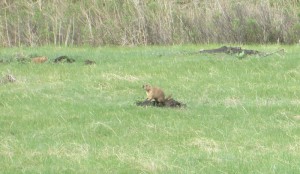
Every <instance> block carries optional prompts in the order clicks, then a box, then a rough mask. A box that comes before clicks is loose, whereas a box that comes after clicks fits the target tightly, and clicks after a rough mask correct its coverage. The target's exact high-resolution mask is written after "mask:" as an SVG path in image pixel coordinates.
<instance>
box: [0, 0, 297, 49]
mask: <svg viewBox="0 0 300 174" xmlns="http://www.w3.org/2000/svg"><path fill="white" fill-rule="evenodd" d="M299 8H300V3H299V0H289V1H286V0H266V1H261V0H252V1H244V0H217V1H211V0H176V1H175V0H168V1H166V0H145V1H136V0H127V1H111V0H96V1H95V0H85V1H77V0H69V1H64V0H53V1H42V0H30V1H26V0H19V1H8V0H4V1H1V2H0V16H1V18H0V41H1V42H0V46H22V45H30V46H35V45H44V44H51V45H84V44H91V45H106V44H116V45H146V44H178V43H276V42H280V43H289V44H291V43H298V41H299V39H300V13H299Z"/></svg>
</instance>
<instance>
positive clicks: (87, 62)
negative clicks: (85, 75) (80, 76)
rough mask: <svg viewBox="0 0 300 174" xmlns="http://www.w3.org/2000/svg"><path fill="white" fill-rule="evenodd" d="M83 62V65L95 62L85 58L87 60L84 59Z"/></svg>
mask: <svg viewBox="0 0 300 174" xmlns="http://www.w3.org/2000/svg"><path fill="white" fill-rule="evenodd" d="M84 64H85V65H94V64H96V62H95V61H93V60H89V59H87V60H85V61H84Z"/></svg>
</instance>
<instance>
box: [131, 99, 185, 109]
mask: <svg viewBox="0 0 300 174" xmlns="http://www.w3.org/2000/svg"><path fill="white" fill-rule="evenodd" d="M136 105H137V106H153V107H170V108H182V107H186V104H182V103H180V102H179V101H176V100H174V99H173V98H168V99H167V100H165V102H164V103H163V104H160V103H158V102H156V101H149V100H147V99H146V100H144V101H137V102H136Z"/></svg>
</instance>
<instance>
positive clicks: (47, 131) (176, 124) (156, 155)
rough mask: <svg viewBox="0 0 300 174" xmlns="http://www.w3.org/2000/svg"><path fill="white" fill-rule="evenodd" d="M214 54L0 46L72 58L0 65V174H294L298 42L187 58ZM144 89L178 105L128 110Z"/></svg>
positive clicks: (298, 134) (4, 55)
mask: <svg viewBox="0 0 300 174" xmlns="http://www.w3.org/2000/svg"><path fill="white" fill-rule="evenodd" d="M214 47H217V46H216V45H209V46H201V45H186V46H149V47H102V48H90V47H80V48H56V47H40V48H2V49H0V52H1V54H0V58H1V59H4V60H13V58H14V56H15V55H17V54H23V55H45V56H48V57H49V58H50V59H52V60H53V59H54V58H55V57H57V56H60V55H68V56H70V57H73V58H74V59H76V62H75V63H73V64H67V63H65V64H54V63H51V62H47V63H45V64H31V63H18V62H17V61H14V60H13V61H11V63H2V64H0V70H1V73H2V75H4V74H6V73H11V74H13V75H14V76H15V77H16V79H17V82H16V83H13V84H2V85H1V86H0V110H1V112H0V169H1V170H0V173H299V172H300V126H299V124H300V120H297V117H295V116H298V115H300V109H299V105H300V99H299V97H300V88H299V79H300V59H299V55H300V52H299V46H283V47H284V48H285V50H286V54H285V55H284V56H279V55H277V54H274V55H271V56H269V57H265V58H258V57H256V56H252V57H246V58H244V59H238V58H237V57H235V56H228V55H223V54H220V55H203V54H202V55H200V54H188V53H190V52H195V51H198V50H200V49H201V48H214ZM244 47H246V48H250V49H257V50H260V51H267V52H272V51H274V50H277V49H278V48H279V47H280V46H244ZM85 59H91V60H95V61H96V62H97V64H96V65H92V66H86V65H84V60H85ZM144 83H150V84H153V85H156V86H159V87H161V88H163V89H164V90H165V92H166V93H167V94H172V95H173V97H174V99H176V100H178V101H181V102H183V103H186V104H187V108H185V109H167V108H153V107H147V108H143V107H137V106H135V102H136V101H138V100H143V99H144V98H145V97H146V94H145V92H144V91H143V89H142V85H143V84H144Z"/></svg>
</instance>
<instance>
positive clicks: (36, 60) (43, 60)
mask: <svg viewBox="0 0 300 174" xmlns="http://www.w3.org/2000/svg"><path fill="white" fill-rule="evenodd" d="M47 60H48V58H47V57H35V58H32V59H31V62H33V63H44V62H46V61H47Z"/></svg>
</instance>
